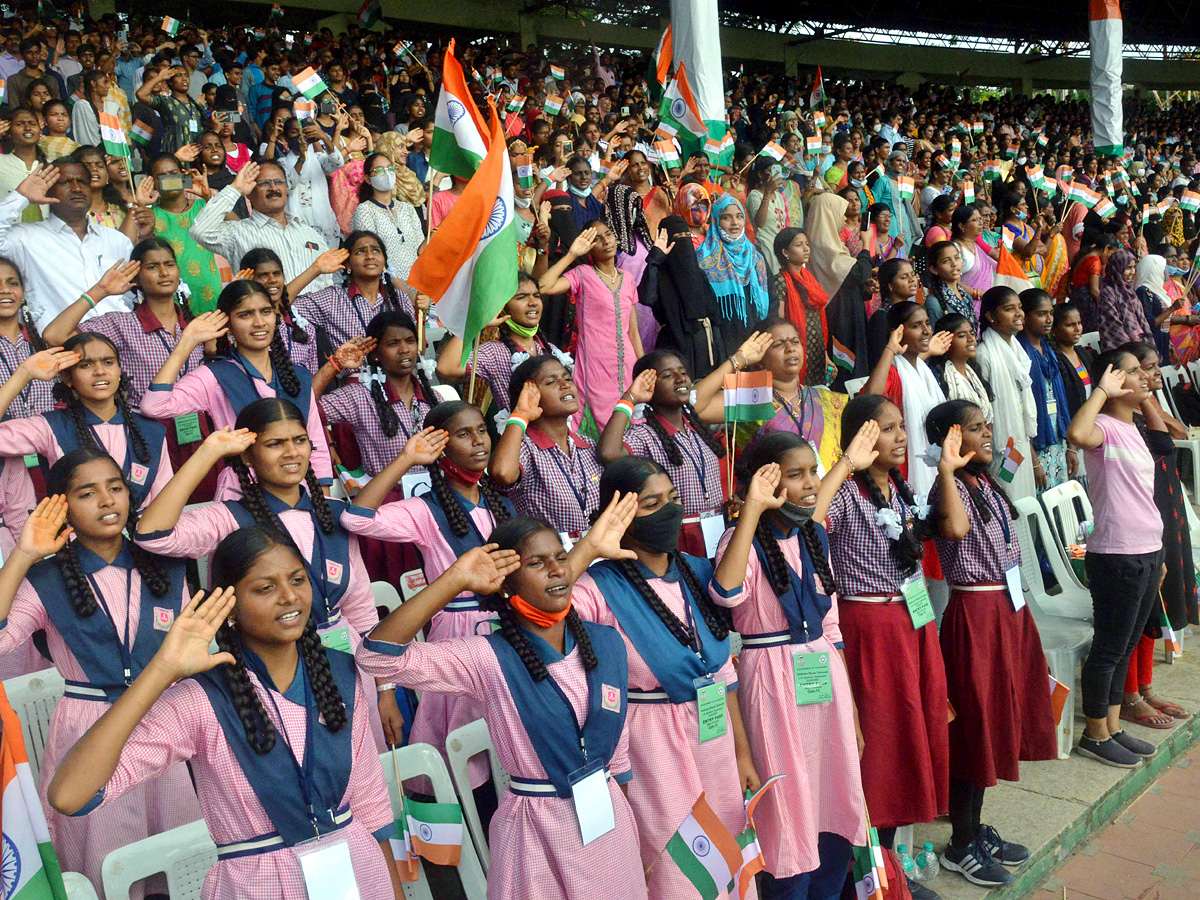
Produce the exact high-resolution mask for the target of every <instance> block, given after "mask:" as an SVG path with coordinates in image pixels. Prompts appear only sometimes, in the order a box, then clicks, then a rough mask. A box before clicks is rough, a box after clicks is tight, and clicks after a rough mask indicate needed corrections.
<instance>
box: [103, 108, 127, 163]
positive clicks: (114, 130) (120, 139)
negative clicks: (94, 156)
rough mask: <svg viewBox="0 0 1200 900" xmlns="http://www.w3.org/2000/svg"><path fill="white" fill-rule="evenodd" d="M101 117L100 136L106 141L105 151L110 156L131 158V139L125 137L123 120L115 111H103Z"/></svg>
mask: <svg viewBox="0 0 1200 900" xmlns="http://www.w3.org/2000/svg"><path fill="white" fill-rule="evenodd" d="M99 119H100V138H101V139H102V140H103V141H104V152H105V153H107V154H108V155H109V156H120V157H122V158H124V159H128V158H129V141H128V140H127V139H126V138H125V129H124V128H122V127H121V120H120V119H118V118H117V117H116V115H115V114H114V113H110V112H102V113H100V115H99Z"/></svg>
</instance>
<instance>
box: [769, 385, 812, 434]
mask: <svg viewBox="0 0 1200 900" xmlns="http://www.w3.org/2000/svg"><path fill="white" fill-rule="evenodd" d="M773 393H774V394H775V396H776V397H777V398H779V405H780V406H782V407H783V411H784V412H786V413H787V414H788V418H789V419H791V420H792V423H793V424H794V425H795V426H796V433H797V434H799V435H800V437H802V438H805V440H807V437H805V434H804V423H805V422H806V421H807V420H808V412H807V409H808V401H809V394H808V391H806V390H805V389H804V388H803V387H802V388H800V393H799V394H797V397H799V399H800V418H799V419H797V418H796V414H795V413H794V412H792V404H791V403H789V402H788V401H787V400H785V399H783V394H781V393H779V391H774V392H773Z"/></svg>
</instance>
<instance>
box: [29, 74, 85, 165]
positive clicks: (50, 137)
mask: <svg viewBox="0 0 1200 900" xmlns="http://www.w3.org/2000/svg"><path fill="white" fill-rule="evenodd" d="M43 87H44V85H43ZM42 115H43V116H44V117H45V119H46V127H45V132H46V133H45V134H44V135H43V136H42V139H41V140H40V141H38V149H40V150H41V151H42V152H43V153H45V154H46V161H47V162H54V160H56V159H58V158H59V157H62V156H69V155H70V154H72V153H74V152H75V151H76V150H77V149H79V145H78V144H77V143H75V142H74V141H73V140H71V139H70V138H69V137H67V130H68V129H69V128H70V127H71V111H70V110H69V109H67V104H65V103H63V102H62V101H61V100H51V101H50V102H48V103H47V104H46V105H45V106H43V107H42Z"/></svg>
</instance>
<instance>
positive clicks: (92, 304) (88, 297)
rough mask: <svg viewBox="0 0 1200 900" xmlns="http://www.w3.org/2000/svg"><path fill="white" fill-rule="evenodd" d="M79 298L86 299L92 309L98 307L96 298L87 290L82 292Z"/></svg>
mask: <svg viewBox="0 0 1200 900" xmlns="http://www.w3.org/2000/svg"><path fill="white" fill-rule="evenodd" d="M79 299H80V300H86V301H87V302H88V306H90V307H91V308H92V309H95V308H96V298H95V297H93V296H92V295H91V294H89V293H88V292H87V291H84V292H83V293H82V294H80V295H79Z"/></svg>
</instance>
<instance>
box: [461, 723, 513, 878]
mask: <svg viewBox="0 0 1200 900" xmlns="http://www.w3.org/2000/svg"><path fill="white" fill-rule="evenodd" d="M479 753H487V756H488V763H489V764H490V765H491V767H492V783H493V784H494V785H495V786H496V794H497V796H499V795H500V794H502V793H503V792H504V791H506V790H508V783H509V781H511V780H512V779H511V777H510V776H509V774H508V772H506V771H504V767H503V766H501V765H500V760H499V758H498V757H497V756H496V748H495V747H493V746H492V735H491V732H489V731H488V727H487V722H485V721H484V720H483V719H476V720H475V721H474V722H470V723H468V724H467V725H464V726H462V728H456V729H454V730H453V731H451V732H450V733H449V734H448V735H446V756H447V757H449V759H450V774H451V775H452V776H453V777H454V786H455V787H456V788H457V789H458V795H459V796H460V797H461V798H462V804H463V818H464V819H466V820H467V824H468V828H469V830H470V832H471V837H472V839H474V841H475V848H476V849H477V850H478V851H479V861H480V863H481V864H482V865H483V871H484V872H485V873H486V872H487V870H488V866H489V864H490V862H491V854H490V853H489V852H488V842H487V835H486V834H484V832H483V825H482V823H481V822H480V820H479V811H478V810H477V809H476V808H475V795H474V794H472V792H471V775H470V773H469V772H468V770H467V761H468V760H470V758H471V757H472V756H475V755H477V754H479Z"/></svg>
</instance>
